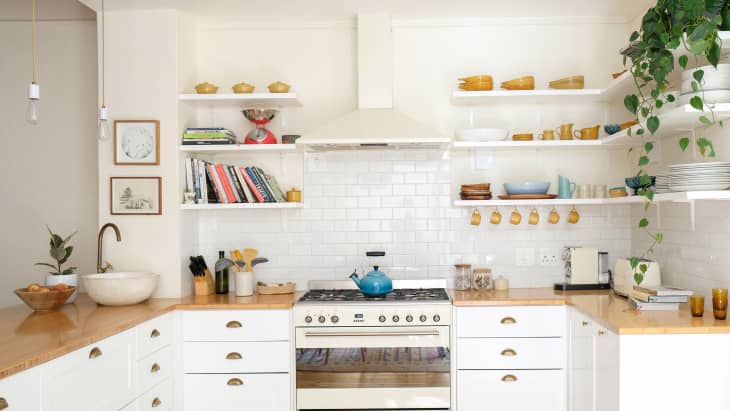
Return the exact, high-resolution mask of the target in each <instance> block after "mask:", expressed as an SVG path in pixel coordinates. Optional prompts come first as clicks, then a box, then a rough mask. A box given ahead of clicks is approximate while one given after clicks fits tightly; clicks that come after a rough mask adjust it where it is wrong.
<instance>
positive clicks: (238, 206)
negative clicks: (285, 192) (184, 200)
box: [180, 203, 304, 210]
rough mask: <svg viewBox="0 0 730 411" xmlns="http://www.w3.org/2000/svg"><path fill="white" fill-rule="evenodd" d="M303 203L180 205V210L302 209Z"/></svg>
mask: <svg viewBox="0 0 730 411" xmlns="http://www.w3.org/2000/svg"><path fill="white" fill-rule="evenodd" d="M302 207H304V204H303V203H230V204H180V209H181V210H244V209H250V210H252V209H285V208H302Z"/></svg>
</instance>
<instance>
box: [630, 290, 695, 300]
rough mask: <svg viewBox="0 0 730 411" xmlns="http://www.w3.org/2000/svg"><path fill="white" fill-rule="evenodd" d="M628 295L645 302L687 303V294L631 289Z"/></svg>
mask: <svg viewBox="0 0 730 411" xmlns="http://www.w3.org/2000/svg"><path fill="white" fill-rule="evenodd" d="M629 296H630V297H632V298H635V299H637V300H639V301H641V302H645V303H687V302H689V296H687V295H666V296H660V295H653V294H649V293H645V292H643V291H641V290H637V289H633V290H631V291H629Z"/></svg>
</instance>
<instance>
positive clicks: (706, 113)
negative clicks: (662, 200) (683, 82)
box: [622, 0, 730, 284]
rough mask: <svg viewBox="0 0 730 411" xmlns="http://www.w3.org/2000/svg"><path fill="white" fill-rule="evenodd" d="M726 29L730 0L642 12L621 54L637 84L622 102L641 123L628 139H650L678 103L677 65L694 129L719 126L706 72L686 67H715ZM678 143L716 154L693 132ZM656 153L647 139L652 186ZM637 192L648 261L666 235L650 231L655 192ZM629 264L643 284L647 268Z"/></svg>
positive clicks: (659, 5)
mask: <svg viewBox="0 0 730 411" xmlns="http://www.w3.org/2000/svg"><path fill="white" fill-rule="evenodd" d="M728 28H730V0H704V1H698V0H657V2H656V5H655V6H654V7H651V8H650V9H649V10H648V11H647V12H646V14H644V16H643V18H642V20H641V27H640V28H639V29H638V30H637V31H634V32H633V33H631V37H630V38H629V41H630V45H629V47H627V48H626V49H624V50H623V51H622V54H624V64H626V62H627V60H630V63H631V64H630V68H629V70H630V72H631V75H632V77H633V79H634V83H635V85H636V92H635V93H634V94H631V95H628V96H626V97H625V98H624V106H625V107H626V108H627V109H628V110H629V112H631V113H632V114H633V115H635V116H636V118H637V119H638V120H639V125H638V126H637V127H636V129H635V130H634V131H633V133H632V130H631V129H630V130H629V135H632V134H634V135H636V136H638V137H646V136H647V135H653V134H654V133H656V132H657V130H659V128H660V127H661V120H660V116H659V114H658V111H659V110H660V109H661V108H662V107H663V106H664V105H666V104H670V103H674V102H675V100H676V97H675V95H674V93H671V92H669V93H668V92H667V90H668V89H669V85H670V84H669V83H670V81H669V80H670V74H671V73H672V72H674V70H675V69H676V67H675V62H676V63H678V64H679V66H680V67H681V68H682V69H683V70H685V71H686V72H687V73H688V74H687V75H686V77H687V78H689V79H690V81H691V90H692V92H691V94H689V95H690V96H691V98H690V99H689V104H690V105H691V106H692V107H693V108H694V109H695V110H697V124H696V126H697V127H698V128H700V127H703V128H704V129H706V128H707V127H710V126H713V125H715V124H718V123H719V122H718V121H717V120H716V118H715V116H714V112H713V110H712V105H711V104H706V103H705V101H704V96H705V94H704V88H703V86H704V84H705V82H704V75H705V72H704V70H702V69H697V68H688V65H689V64H690V62H692V65H693V66H694V67H697V66H699V65H700V64H699V63H700V61H705V60H706V61H707V62H709V64H710V65H711V66H712V67H714V68H717V65H718V63H719V62H720V52H721V48H722V41H721V40H720V38H719V36H718V31H719V30H727V29H728ZM719 124H720V125H722V123H719ZM693 140H694V141H693ZM678 144H679V147H680V149H681V150H682V151H685V150H686V149H687V147H688V146H689V145H690V144H696V145H697V147H698V149H699V152H700V154H701V155H703V156H706V157H714V156H715V149H714V146H713V144H712V141H711V140H710V139H709V138H707V137H705V136H703V135H701V134H700V135H695V134H694V133H693V135H692V139H690V137H689V136H682V137H680V139H679V141H678ZM653 149H654V144H653V143H652V142H651V141H646V142H645V143H644V144H643V146H642V147H641V152H640V154H639V160H638V167H639V171H638V172H637V177H639V178H640V179H641V182H642V183H643V185H650V184H649V182H650V181H651V178H650V176H649V174H648V173H647V172H646V169H645V167H646V166H647V165H649V162H650V160H649V153H651V151H652V150H653ZM639 194H640V195H643V196H644V197H645V198H646V204H645V207H644V215H643V216H642V218H641V219H640V220H639V223H638V226H639V228H641V229H642V230H644V231H645V232H646V234H647V235H648V236H649V237H650V239H651V245H650V246H649V248H648V249H647V250H645V251H644V253H643V254H642V255H641V257H644V258H646V257H650V256H651V254H652V253H653V251H654V248H655V247H656V246H657V245H659V244H660V243H661V242H662V240H663V234H662V233H661V232H656V231H652V230H651V229H650V228H649V220H648V216H647V211H648V210H649V206H650V205H651V203H652V201H653V200H654V191H653V190H651V189H648V190H642V191H641V192H640V193H639ZM631 265H632V267H633V269H634V281H635V282H636V284H641V282H642V281H643V279H644V273H645V272H646V270H647V266H646V264H642V263H641V262H640V259H639V257H638V256H637V257H633V258H632V259H631Z"/></svg>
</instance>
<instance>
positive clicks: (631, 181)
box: [624, 176, 656, 195]
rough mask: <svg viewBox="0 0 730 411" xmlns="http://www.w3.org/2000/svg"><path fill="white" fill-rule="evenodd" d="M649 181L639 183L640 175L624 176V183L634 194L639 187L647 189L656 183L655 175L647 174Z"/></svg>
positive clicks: (637, 191)
mask: <svg viewBox="0 0 730 411" xmlns="http://www.w3.org/2000/svg"><path fill="white" fill-rule="evenodd" d="M649 178H650V181H651V183H649V184H641V177H638V176H635V177H626V180H624V181H625V182H626V185H627V186H628V187H629V188H631V189H633V190H634V195H636V194H638V193H639V190H641V189H648V188H651V187H654V185H655V184H656V177H655V176H649Z"/></svg>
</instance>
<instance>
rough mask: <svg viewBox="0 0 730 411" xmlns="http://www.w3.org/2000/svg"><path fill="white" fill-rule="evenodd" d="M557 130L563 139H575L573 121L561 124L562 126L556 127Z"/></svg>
mask: <svg viewBox="0 0 730 411" xmlns="http://www.w3.org/2000/svg"><path fill="white" fill-rule="evenodd" d="M555 131H556V132H557V133H558V137H560V139H561V140H572V139H573V123H566V124H561V125H560V127H558V128H556V129H555Z"/></svg>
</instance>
